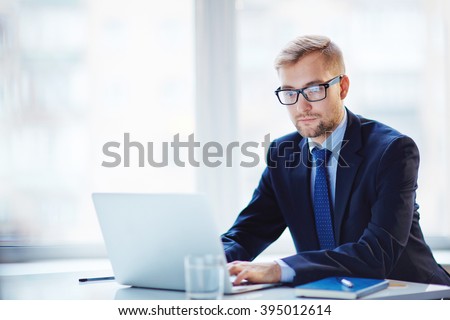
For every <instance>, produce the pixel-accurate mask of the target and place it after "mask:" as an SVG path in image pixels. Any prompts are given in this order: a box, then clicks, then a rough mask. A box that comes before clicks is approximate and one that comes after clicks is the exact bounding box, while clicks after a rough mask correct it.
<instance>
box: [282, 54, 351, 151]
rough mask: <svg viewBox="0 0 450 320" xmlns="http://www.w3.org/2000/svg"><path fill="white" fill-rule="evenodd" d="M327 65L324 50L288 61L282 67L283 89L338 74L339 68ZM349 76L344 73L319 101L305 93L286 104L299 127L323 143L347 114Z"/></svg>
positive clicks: (317, 81)
mask: <svg viewBox="0 0 450 320" xmlns="http://www.w3.org/2000/svg"><path fill="white" fill-rule="evenodd" d="M332 69H334V68H329V67H327V64H326V63H325V62H324V57H323V56H322V55H321V54H320V53H318V52H317V53H312V54H309V55H307V56H305V57H303V58H301V59H300V60H299V61H298V62H297V63H296V64H293V65H286V66H283V67H281V68H280V69H279V70H278V76H279V78H280V81H281V88H282V89H302V88H305V87H309V86H312V85H315V84H321V83H326V82H327V81H329V80H331V79H332V78H334V77H336V76H338V75H339V74H340V73H339V71H335V70H332ZM348 86H349V80H348V77H347V76H344V77H343V78H342V79H341V81H340V83H337V84H334V85H332V86H330V87H329V88H328V89H327V97H326V98H325V99H324V100H321V101H317V102H309V101H307V100H306V99H305V98H304V97H303V96H302V95H301V94H300V96H299V98H298V101H297V103H296V104H293V105H290V106H286V107H287V109H288V111H289V115H290V118H291V121H292V123H293V124H294V125H295V127H296V128H297V131H298V132H299V133H300V134H301V135H302V136H303V137H307V138H312V140H313V141H314V142H317V143H322V142H323V141H325V139H326V138H327V137H328V136H329V135H330V133H331V132H332V131H333V130H334V129H336V127H337V126H338V125H339V123H340V122H341V120H342V117H343V115H344V102H343V100H344V98H345V96H346V95H347V91H348Z"/></svg>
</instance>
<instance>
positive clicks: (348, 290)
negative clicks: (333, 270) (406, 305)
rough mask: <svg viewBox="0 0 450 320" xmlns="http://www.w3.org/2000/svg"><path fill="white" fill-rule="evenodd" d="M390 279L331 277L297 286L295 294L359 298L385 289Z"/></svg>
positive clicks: (313, 296) (314, 296) (316, 296)
mask: <svg viewBox="0 0 450 320" xmlns="http://www.w3.org/2000/svg"><path fill="white" fill-rule="evenodd" d="M388 285H389V281H388V280H383V279H368V278H352V277H345V278H343V277H329V278H324V279H321V280H317V281H314V282H310V283H306V284H302V285H299V286H296V287H295V295H296V296H298V297H311V298H334V299H358V298H361V297H364V296H366V295H368V294H371V293H374V292H377V291H380V290H383V289H385V288H387V287H388Z"/></svg>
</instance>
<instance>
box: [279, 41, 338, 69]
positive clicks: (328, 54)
mask: <svg viewBox="0 0 450 320" xmlns="http://www.w3.org/2000/svg"><path fill="white" fill-rule="evenodd" d="M314 52H320V53H321V54H322V55H323V56H324V57H325V61H326V63H327V64H328V67H329V68H335V69H336V71H338V72H339V73H345V64H344V58H343V56H342V51H341V49H339V47H338V46H337V45H336V44H335V43H334V42H332V41H331V40H330V38H328V37H325V36H319V35H306V36H300V37H297V38H295V39H294V40H292V41H291V42H289V43H288V44H287V45H286V46H285V47H284V48H283V49H282V50H281V51H280V53H279V54H278V56H277V57H276V58H275V63H274V64H275V69H276V70H278V69H280V68H281V67H283V66H286V65H292V64H295V63H297V62H298V61H299V60H300V59H301V58H302V57H304V56H306V55H308V54H311V53H314Z"/></svg>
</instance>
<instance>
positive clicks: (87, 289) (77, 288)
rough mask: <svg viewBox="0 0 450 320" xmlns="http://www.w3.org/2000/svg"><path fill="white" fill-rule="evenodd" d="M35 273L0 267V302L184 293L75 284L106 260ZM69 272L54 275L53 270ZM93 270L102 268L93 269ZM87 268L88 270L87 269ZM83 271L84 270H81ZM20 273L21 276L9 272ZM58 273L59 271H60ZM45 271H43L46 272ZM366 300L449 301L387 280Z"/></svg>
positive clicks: (287, 293) (431, 290)
mask: <svg viewBox="0 0 450 320" xmlns="http://www.w3.org/2000/svg"><path fill="white" fill-rule="evenodd" d="M31 266H32V267H33V269H34V271H35V272H36V274H30V273H28V274H27V272H24V271H26V268H28V267H29V265H28V267H26V266H22V270H20V268H19V267H20V265H17V266H15V265H0V299H8V300H15V299H20V300H22V299H27V300H39V299H48V300H59V299H64V300H72V299H75V300H95V299H100V300H112V299H118V300H181V299H185V294H184V292H177V291H169V290H154V289H141V288H133V287H129V286H123V285H120V284H118V283H116V282H115V281H104V282H92V283H86V284H79V282H78V279H79V278H86V277H101V276H109V275H112V271H111V269H110V268H109V263H108V262H107V260H106V261H91V262H84V263H81V264H80V262H75V261H69V262H58V263H49V262H47V263H45V262H43V263H40V264H35V265H31ZM61 266H65V267H63V268H62V269H71V270H69V271H67V272H56V269H57V268H58V267H59V268H61ZM95 267H103V268H104V269H103V268H102V269H97V270H95ZM89 268H90V270H89ZM82 269H86V270H82ZM14 270H17V271H21V272H22V274H18V273H15V272H13V271H14ZM60 270H61V269H60ZM46 271H47V272H46ZM366 298H367V299H441V298H450V287H446V286H438V285H427V284H420V283H411V282H400V281H391V283H390V286H389V288H388V289H386V290H382V291H379V292H376V293H374V294H372V295H369V296H367V297H366ZM224 299H245V300H247V299H248V300H260V299H263V300H292V299H298V298H297V297H296V296H295V295H294V290H293V289H292V288H290V287H278V288H271V289H265V290H260V291H254V292H248V293H243V294H237V295H227V296H225V297H224Z"/></svg>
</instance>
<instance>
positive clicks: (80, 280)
mask: <svg viewBox="0 0 450 320" xmlns="http://www.w3.org/2000/svg"><path fill="white" fill-rule="evenodd" d="M105 280H114V277H112V276H111V277H97V278H81V279H78V281H79V282H88V281H89V282H90V281H105Z"/></svg>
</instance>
